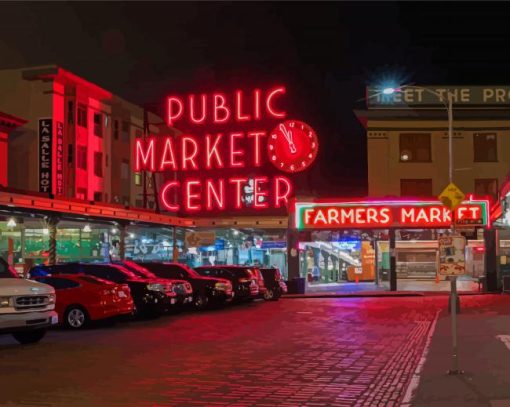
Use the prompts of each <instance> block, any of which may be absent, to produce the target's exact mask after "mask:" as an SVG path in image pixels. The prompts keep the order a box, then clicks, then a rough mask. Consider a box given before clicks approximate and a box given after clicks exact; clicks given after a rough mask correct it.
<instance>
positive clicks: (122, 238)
mask: <svg viewBox="0 0 510 407" xmlns="http://www.w3.org/2000/svg"><path fill="white" fill-rule="evenodd" d="M126 234H127V226H126V225H122V224H121V225H119V259H120V260H121V261H124V260H126Z"/></svg>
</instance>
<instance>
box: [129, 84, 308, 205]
mask: <svg viewBox="0 0 510 407" xmlns="http://www.w3.org/2000/svg"><path fill="white" fill-rule="evenodd" d="M285 94H286V89H285V87H283V86H279V87H275V88H270V89H267V90H262V89H255V90H253V91H252V92H251V93H249V94H248V93H245V92H243V91H242V90H236V91H235V92H234V93H233V94H230V95H226V94H224V93H211V94H205V93H204V94H200V95H194V94H193V95H188V96H184V97H181V96H169V97H168V98H167V106H166V121H167V124H168V125H169V126H176V127H178V128H181V126H182V127H183V128H186V129H190V130H191V131H190V132H187V133H185V134H183V135H181V136H177V137H172V136H160V137H158V136H151V137H148V138H146V139H141V138H139V139H137V140H136V141H135V151H134V167H135V171H143V170H146V171H151V172H169V173H175V172H178V173H180V174H183V175H184V176H183V177H179V179H174V180H171V181H167V182H166V183H165V184H164V185H163V186H162V188H161V190H160V200H161V203H162V205H163V207H164V208H165V209H167V210H169V211H179V210H181V209H184V210H185V211H187V212H199V211H218V210H220V211H221V210H226V209H235V210H241V209H243V208H246V207H251V208H253V209H267V208H282V207H286V206H287V204H288V202H289V199H290V198H291V197H292V195H293V184H292V181H291V180H290V179H289V178H288V177H287V176H285V175H283V174H278V175H272V176H271V175H268V174H267V173H261V174H258V173H257V174H253V172H254V171H261V169H262V168H263V167H264V165H265V164H266V163H267V162H270V163H271V164H272V165H273V166H274V167H276V168H277V169H278V170H279V171H282V172H284V173H288V174H293V173H297V172H300V171H304V170H306V169H307V168H308V167H309V166H310V165H311V164H312V163H313V162H314V160H315V158H316V156H317V151H318V140H317V136H316V134H315V132H314V130H313V129H312V128H311V127H310V126H308V125H307V124H306V123H303V122H301V121H298V120H289V119H287V112H286V111H285V110H284V109H283V108H282V100H281V99H282V98H283V97H284V96H285ZM251 123H254V124H256V127H255V125H254V126H253V128H251V129H247V127H249V126H250V124H251ZM267 123H271V124H270V126H271V128H272V130H271V129H267V128H264V125H267ZM196 133H200V134H199V135H197V134H196ZM204 175H205V176H204ZM246 191H250V194H251V196H250V198H249V199H246V196H245V195H244V194H245V193H246Z"/></svg>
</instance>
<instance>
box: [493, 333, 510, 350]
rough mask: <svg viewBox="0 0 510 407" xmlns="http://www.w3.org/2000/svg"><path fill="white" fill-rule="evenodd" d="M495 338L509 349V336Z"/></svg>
mask: <svg viewBox="0 0 510 407" xmlns="http://www.w3.org/2000/svg"><path fill="white" fill-rule="evenodd" d="M496 338H497V339H499V340H500V341H501V342H503V343H504V344H505V346H506V347H507V348H508V349H510V335H496Z"/></svg>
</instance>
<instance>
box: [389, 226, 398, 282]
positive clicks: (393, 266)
mask: <svg viewBox="0 0 510 407" xmlns="http://www.w3.org/2000/svg"><path fill="white" fill-rule="evenodd" d="M389 239H390V291H397V258H396V257H395V229H390V230H389Z"/></svg>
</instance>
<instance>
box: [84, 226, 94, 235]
mask: <svg viewBox="0 0 510 407" xmlns="http://www.w3.org/2000/svg"><path fill="white" fill-rule="evenodd" d="M83 231H84V232H85V233H90V232H92V229H91V228H90V225H85V226H83Z"/></svg>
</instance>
